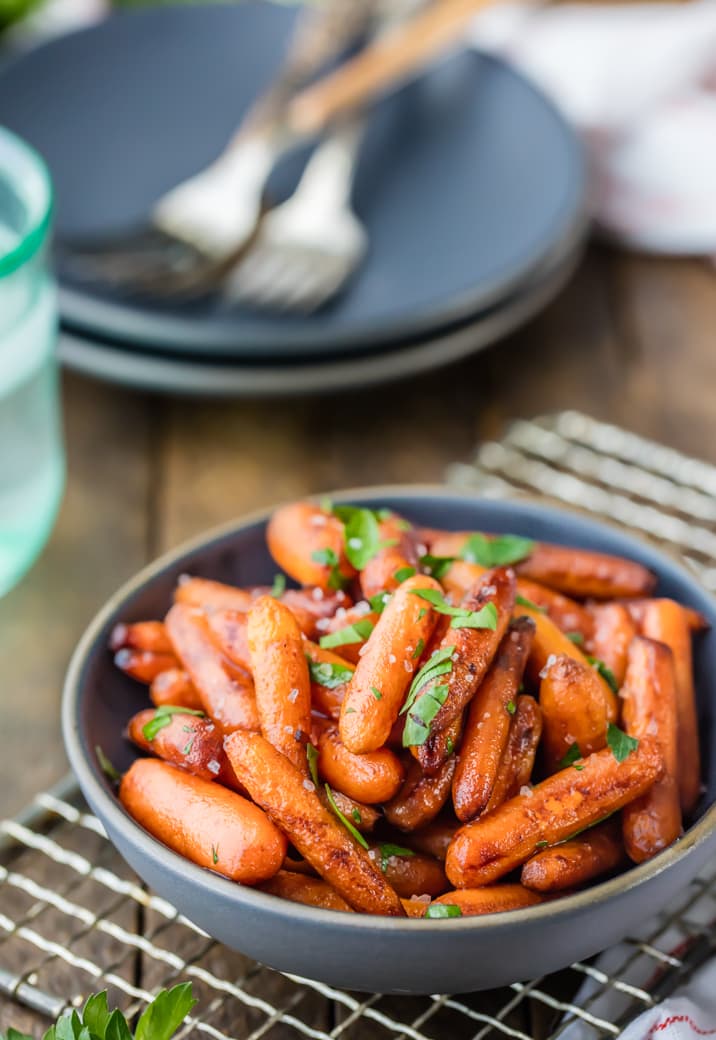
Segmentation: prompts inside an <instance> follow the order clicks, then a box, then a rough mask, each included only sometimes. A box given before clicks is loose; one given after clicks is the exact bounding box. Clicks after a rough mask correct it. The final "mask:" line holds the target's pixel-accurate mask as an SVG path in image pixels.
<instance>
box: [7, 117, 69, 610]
mask: <svg viewBox="0 0 716 1040" xmlns="http://www.w3.org/2000/svg"><path fill="white" fill-rule="evenodd" d="M51 216H52V185H51V182H50V177H49V174H48V171H47V168H46V167H45V164H44V163H43V161H42V159H41V158H40V156H39V155H37V154H36V152H34V151H33V150H32V149H31V148H30V147H28V145H26V144H25V143H24V142H23V141H21V140H20V139H19V138H18V137H16V136H15V135H14V134H12V133H10V132H9V131H8V130H5V129H4V128H3V127H0V596H1V595H3V594H4V593H5V592H7V591H8V589H10V588H11V587H12V586H13V585H14V584H15V583H16V582H17V581H19V579H20V578H21V577H22V575H23V574H24V573H25V572H26V571H27V570H28V568H29V567H30V566H31V565H32V563H33V562H34V560H35V559H36V557H37V556H38V555H39V553H40V550H41V549H42V547H43V546H44V544H45V542H46V541H47V539H48V537H49V534H50V531H51V530H52V526H53V523H54V521H55V517H56V515H57V510H58V507H59V504H60V499H61V497H62V488H63V485H64V452H63V445H62V427H61V421H60V401H59V387H58V373H57V360H56V356H55V347H56V343H57V299H56V292H55V286H54V283H53V280H52V277H51V274H50V271H49V266H48V240H49V234H50V223H51Z"/></svg>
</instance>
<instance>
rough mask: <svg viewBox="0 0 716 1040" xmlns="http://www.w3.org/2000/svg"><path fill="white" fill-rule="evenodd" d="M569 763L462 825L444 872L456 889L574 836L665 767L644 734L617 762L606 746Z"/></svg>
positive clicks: (635, 793) (500, 872)
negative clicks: (577, 765)
mask: <svg viewBox="0 0 716 1040" xmlns="http://www.w3.org/2000/svg"><path fill="white" fill-rule="evenodd" d="M580 764H581V765H582V769H581V771H578V770H576V769H575V768H574V767H573V766H568V767H567V768H566V769H563V770H562V771H561V772H559V773H555V774H554V775H553V776H550V777H548V778H547V779H546V780H543V781H542V783H541V784H538V785H537V786H536V787H534V788H531V789H530V791H529V793H528V792H527V791H525V793H524V794H519V795H517V796H516V797H515V798H512V799H511V800H510V801H509V802H505V803H504V804H503V805H501V806H499V808H497V809H495V810H494V812H490V813H487V814H486V815H484V816H481V817H480V818H479V819H478V820H474V821H473V822H472V823H468V824H466V825H465V826H464V827H463V828H462V829H461V830H459V831H458V832H457V834H456V835H455V837H454V838H453V841H452V843H451V845H450V848H449V849H448V853H447V858H446V860H445V872H446V873H447V876H448V878H449V879H450V881H451V883H452V884H453V885H455V886H456V887H457V888H473V887H474V886H476V885H487V884H490V882H492V881H497V879H498V878H501V877H503V876H504V875H505V874H509V873H510V871H512V870H514V869H515V867H519V866H520V865H521V864H522V863H524V862H525V860H527V859H529V858H530V856H532V855H533V854H534V853H535V851H537V849H538V846H539V845H540V843H541V842H543V841H546V842H547V843H548V844H550V845H554V844H556V843H557V842H558V841H563V840H564V839H566V838H569V837H573V836H574V834H575V832H576V831H580V830H583V829H584V828H586V827H591V826H592V825H593V824H595V823H597V822H598V821H599V820H601V819H603V818H604V817H605V816H609V815H611V813H613V812H616V810H617V809H621V808H623V807H624V806H625V805H627V804H628V803H629V802H632V801H634V799H635V798H638V797H639V795H642V794H644V793H645V792H646V791H648V790H649V788H650V787H651V786H652V785H653V784H654V783H655V781H657V780H658V779H660V777H661V776H662V775H663V771H664V762H663V758H662V755H661V750H660V748H659V746H658V744H657V743H656V741H654V740H653V739H648V738H645V739H644V740H641V741H640V742H639V746H638V747H637V749H636V750H635V751H633V752H632V753H631V754H628V755H627V757H626V758H624V759H623V760H622V761H621V762H618V761H617V759H616V758H615V756H614V754H613V753H612V751H611V750H610V749H609V748H605V749H604V750H603V751H597V752H595V754H593V755H590V756H589V757H588V758H585V759H583V761H582V763H580Z"/></svg>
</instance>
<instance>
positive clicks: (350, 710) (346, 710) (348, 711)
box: [345, 708, 356, 715]
mask: <svg viewBox="0 0 716 1040" xmlns="http://www.w3.org/2000/svg"><path fill="white" fill-rule="evenodd" d="M345 712H346V715H355V713H356V710H355V708H346V709H345Z"/></svg>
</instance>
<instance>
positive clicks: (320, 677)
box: [306, 654, 353, 690]
mask: <svg viewBox="0 0 716 1040" xmlns="http://www.w3.org/2000/svg"><path fill="white" fill-rule="evenodd" d="M306 661H307V662H308V671H309V673H310V676H311V682H314V683H317V685H318V686H325V687H326V689H328V690H335V689H336V687H337V686H344V685H345V684H346V683H347V682H350V680H351V679H352V678H353V669H352V668H350V667H349V666H347V665H344V664H331V662H330V661H312V660H311V658H310V657H309V656H308V654H306Z"/></svg>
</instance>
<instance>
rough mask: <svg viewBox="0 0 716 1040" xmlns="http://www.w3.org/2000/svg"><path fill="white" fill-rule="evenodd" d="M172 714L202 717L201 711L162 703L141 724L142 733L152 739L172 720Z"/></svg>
mask: <svg viewBox="0 0 716 1040" xmlns="http://www.w3.org/2000/svg"><path fill="white" fill-rule="evenodd" d="M172 715H198V716H199V717H201V718H203V717H204V712H203V711H194V710H193V709H192V708H182V707H177V706H176V705H175V704H162V706H161V707H160V708H157V710H156V711H155V712H154V715H153V717H152V718H151V719H150V720H149V722H147V723H145V725H144V726H142V734H143V735H144V737H145V739H146V740H154V738H155V737H156V735H157V733H159V732H160V730H163V729H164V727H165V726H168V725H169V723H170V722H171V721H172Z"/></svg>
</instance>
